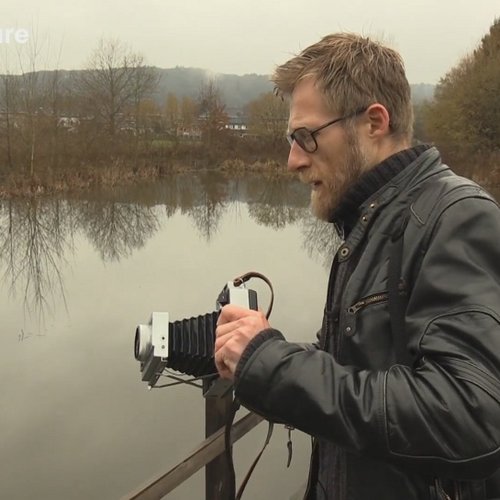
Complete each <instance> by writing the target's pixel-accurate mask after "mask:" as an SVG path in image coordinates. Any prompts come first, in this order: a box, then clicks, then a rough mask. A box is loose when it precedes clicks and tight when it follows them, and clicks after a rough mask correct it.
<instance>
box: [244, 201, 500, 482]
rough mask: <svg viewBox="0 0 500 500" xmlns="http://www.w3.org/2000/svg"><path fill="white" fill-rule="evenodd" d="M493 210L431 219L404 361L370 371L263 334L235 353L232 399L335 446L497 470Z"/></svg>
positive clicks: (460, 475)
mask: <svg viewBox="0 0 500 500" xmlns="http://www.w3.org/2000/svg"><path fill="white" fill-rule="evenodd" d="M498 240H500V211H499V210H498V207H497V206H496V205H495V204H494V203H493V202H490V201H486V200H482V199H466V200H462V201H460V202H458V203H456V204H455V205H453V206H451V207H450V208H448V209H447V210H446V211H445V212H444V213H443V214H442V216H441V217H440V218H439V220H438V222H437V224H436V226H435V228H434V231H433V234H432V238H431V239H430V241H429V244H428V248H426V252H425V256H424V257H423V259H422V265H421V267H420V271H419V272H418V274H417V275H416V277H415V280H414V283H413V288H412V290H411V294H410V297H409V302H408V309H407V315H406V319H405V321H406V323H405V327H406V332H405V334H406V335H407V336H408V338H409V347H410V349H411V351H412V354H413V355H414V356H415V358H416V362H415V364H414V365H413V366H412V367H411V368H410V367H407V366H401V365H394V366H392V367H390V368H389V369H388V370H385V371H384V370H381V371H370V370H362V369H359V368H357V367H352V366H342V365H340V364H338V363H337V362H336V361H335V360H334V358H333V357H332V356H331V355H330V354H328V353H326V352H324V351H321V350H317V349H315V350H305V349H304V348H303V346H301V345H299V344H293V343H289V342H286V341H285V340H284V338H283V337H282V336H281V335H280V334H276V335H269V336H268V337H267V338H266V339H265V340H264V341H263V342H260V343H259V345H257V346H256V348H255V349H253V351H252V353H251V355H250V356H249V357H248V358H246V359H242V361H241V362H240V365H241V366H238V372H237V379H236V382H235V388H236V395H237V397H239V399H240V400H241V401H242V403H243V404H244V405H245V406H247V407H248V408H250V409H252V410H253V411H255V412H257V413H260V414H262V415H263V416H264V417H266V418H268V419H272V420H276V421H280V422H286V423H288V424H290V425H293V426H294V427H296V428H298V429H300V430H302V431H304V432H307V433H309V434H311V435H314V436H317V437H321V438H325V439H329V440H331V441H333V442H335V443H336V444H337V445H339V446H342V447H345V448H347V449H350V450H353V451H358V452H361V453H366V454H369V455H371V456H373V457H376V458H379V459H384V460H387V461H391V462H395V463H398V464H400V465H403V464H406V465H407V466H410V467H411V466H417V467H418V468H419V470H421V471H428V472H429V473H430V472H432V473H433V474H439V475H442V476H446V477H450V478H455V479H480V478H483V477H487V476H488V475H490V474H491V473H493V472H494V471H495V470H496V469H498V468H499V467H500V245H499V242H498Z"/></svg>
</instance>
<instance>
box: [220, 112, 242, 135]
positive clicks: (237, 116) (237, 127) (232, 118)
mask: <svg viewBox="0 0 500 500" xmlns="http://www.w3.org/2000/svg"><path fill="white" fill-rule="evenodd" d="M227 118H228V121H227V124H226V126H225V128H226V129H229V130H233V131H235V132H238V133H244V132H246V131H247V130H248V124H247V119H246V116H245V115H244V114H243V112H241V111H238V110H234V111H232V112H231V111H230V112H228V115H227Z"/></svg>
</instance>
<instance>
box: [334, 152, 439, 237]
mask: <svg viewBox="0 0 500 500" xmlns="http://www.w3.org/2000/svg"><path fill="white" fill-rule="evenodd" d="M430 147H431V146H430V145H428V144H419V145H417V146H414V147H412V148H408V149H404V150H403V151H399V152H397V153H395V154H393V155H391V156H389V157H388V158H386V159H385V160H384V161H382V162H381V163H379V164H378V165H376V166H375V167H373V168H372V169H370V170H369V171H368V172H365V173H364V174H363V175H362V176H361V177H360V178H359V180H358V181H357V182H356V183H355V184H354V185H353V186H351V187H350V188H349V189H348V191H347V192H346V194H345V195H344V197H343V198H342V200H341V202H340V204H339V206H338V207H337V209H336V210H335V212H334V214H333V217H332V220H331V222H334V223H335V224H336V225H337V226H340V227H342V228H343V232H344V237H347V234H349V232H350V231H351V229H352V228H353V227H354V225H355V224H356V221H357V220H358V218H359V207H360V206H361V205H362V204H363V202H364V201H366V200H367V199H368V198H369V197H370V196H371V195H372V194H374V193H375V192H377V191H378V190H379V189H380V188H381V187H383V186H384V185H385V184H387V182H389V181H390V180H391V179H393V178H394V177H395V176H396V175H398V174H399V173H400V172H401V171H402V170H404V169H405V168H406V167H407V166H408V165H409V164H410V163H412V162H413V161H415V160H416V159H417V158H418V157H419V156H420V155H421V154H422V153H423V152H424V151H426V150H427V149H429V148H430Z"/></svg>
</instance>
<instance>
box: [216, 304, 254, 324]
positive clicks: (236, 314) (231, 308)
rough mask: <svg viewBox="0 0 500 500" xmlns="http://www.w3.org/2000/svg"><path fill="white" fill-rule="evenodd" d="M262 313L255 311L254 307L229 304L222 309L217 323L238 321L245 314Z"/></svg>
mask: <svg viewBox="0 0 500 500" xmlns="http://www.w3.org/2000/svg"><path fill="white" fill-rule="evenodd" d="M254 314H255V315H259V314H262V313H261V312H260V311H254V310H253V309H247V308H245V307H241V306H237V305H234V304H228V305H227V306H224V307H223V308H222V309H221V312H220V315H219V319H218V320H217V325H223V324H225V323H230V322H232V321H236V320H238V319H240V318H244V317H245V316H251V315H254Z"/></svg>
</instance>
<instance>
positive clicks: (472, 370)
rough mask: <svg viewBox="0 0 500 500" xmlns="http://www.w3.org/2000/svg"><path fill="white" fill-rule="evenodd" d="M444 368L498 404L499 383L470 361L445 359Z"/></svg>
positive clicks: (499, 400) (499, 399)
mask: <svg viewBox="0 0 500 500" xmlns="http://www.w3.org/2000/svg"><path fill="white" fill-rule="evenodd" d="M446 367H447V368H448V369H450V371H451V372H452V373H453V375H454V376H455V377H456V378H457V379H459V380H463V381H465V382H468V383H469V384H474V385H475V386H477V387H479V388H480V389H482V390H483V391H484V392H486V394H488V395H489V396H490V397H491V398H493V399H494V400H495V401H496V402H497V403H498V404H500V383H499V382H498V380H497V379H495V378H494V377H492V376H491V375H490V374H489V373H488V372H487V371H485V370H483V369H481V368H479V367H478V366H476V365H474V364H473V363H471V362H470V361H465V360H463V359H456V358H455V359H447V360H446Z"/></svg>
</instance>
